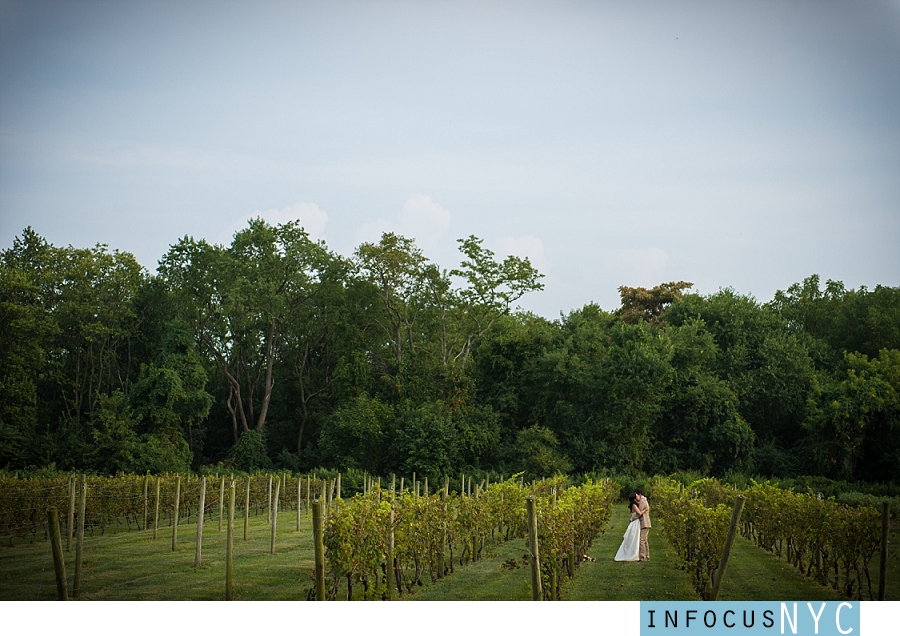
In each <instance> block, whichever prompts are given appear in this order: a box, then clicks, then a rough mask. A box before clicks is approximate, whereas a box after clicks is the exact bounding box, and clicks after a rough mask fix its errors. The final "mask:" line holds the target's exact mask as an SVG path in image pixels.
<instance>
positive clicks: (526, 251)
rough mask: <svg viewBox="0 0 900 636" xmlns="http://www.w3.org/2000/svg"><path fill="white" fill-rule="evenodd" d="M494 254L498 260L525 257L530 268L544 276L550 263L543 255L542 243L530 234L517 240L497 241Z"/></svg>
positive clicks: (506, 237)
mask: <svg viewBox="0 0 900 636" xmlns="http://www.w3.org/2000/svg"><path fill="white" fill-rule="evenodd" d="M494 252H495V253H496V255H497V257H498V258H499V259H504V258H506V257H507V256H518V257H520V258H525V257H527V258H528V260H529V261H531V264H532V266H534V267H535V268H537V270H538V271H539V272H541V273H542V274H546V273H547V272H548V271H549V269H550V261H548V260H547V258H546V256H545V255H544V242H543V241H542V240H541V239H539V238H538V237H536V236H534V235H532V234H529V235H527V236H520V237H518V238H514V237H512V236H505V237H503V238H502V239H500V240H499V241H497V248H496V249H495V250H494Z"/></svg>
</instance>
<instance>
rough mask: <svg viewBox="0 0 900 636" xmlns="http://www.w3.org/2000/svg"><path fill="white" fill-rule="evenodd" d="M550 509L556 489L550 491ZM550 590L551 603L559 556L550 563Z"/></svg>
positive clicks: (555, 585) (557, 579)
mask: <svg viewBox="0 0 900 636" xmlns="http://www.w3.org/2000/svg"><path fill="white" fill-rule="evenodd" d="M550 507H551V508H555V507H556V489H555V488H551V489H550ZM549 586H550V589H549V590H548V598H549V599H550V600H551V601H555V600H556V591H557V588H558V587H559V555H556V556H554V557H553V559H552V560H551V561H550V581H549Z"/></svg>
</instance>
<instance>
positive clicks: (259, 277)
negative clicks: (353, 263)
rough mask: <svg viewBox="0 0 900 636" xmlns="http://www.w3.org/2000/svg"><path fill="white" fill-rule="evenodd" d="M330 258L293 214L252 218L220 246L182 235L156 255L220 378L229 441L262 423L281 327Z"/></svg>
mask: <svg viewBox="0 0 900 636" xmlns="http://www.w3.org/2000/svg"><path fill="white" fill-rule="evenodd" d="M330 258H331V256H330V255H329V254H328V252H327V250H326V249H325V247H324V245H322V244H321V243H315V242H313V241H312V240H310V238H309V236H308V235H307V233H306V232H305V231H304V230H303V228H301V227H300V226H299V224H298V223H297V222H289V223H285V224H282V225H277V226H275V227H272V226H270V225H268V224H267V223H266V222H265V221H263V220H261V219H254V220H251V221H250V223H249V227H247V228H246V229H244V230H241V231H239V232H237V233H236V234H235V236H234V239H233V241H232V244H231V246H230V247H228V248H225V247H222V246H213V245H209V244H208V243H206V242H205V241H202V240H201V241H195V240H194V239H192V238H188V237H185V238H184V239H182V240H181V241H179V242H178V244H176V245H174V246H172V247H171V248H170V250H169V252H168V254H166V256H165V257H163V259H162V260H161V261H160V266H159V270H158V271H159V275H160V277H161V278H162V279H163V280H164V281H165V282H166V284H167V285H168V287H169V288H170V289H172V291H173V293H174V296H175V299H176V308H177V311H178V314H179V316H180V317H181V319H182V320H184V321H186V322H187V323H188V324H190V325H191V327H192V328H193V329H194V332H195V333H196V334H197V338H198V340H199V341H200V342H201V343H202V344H203V346H204V349H205V351H206V352H207V353H208V354H209V355H210V356H212V358H213V359H215V360H216V361H217V363H218V367H219V371H220V372H221V373H222V375H223V376H224V378H225V379H226V381H227V384H228V399H227V402H226V404H227V407H228V410H229V413H230V414H231V420H232V436H233V439H234V441H235V443H236V442H237V440H238V433H239V430H242V431H244V432H246V431H248V430H250V428H251V427H255V428H256V429H257V430H263V429H264V427H265V423H266V417H267V414H268V409H269V404H270V402H271V398H272V391H273V389H274V386H275V376H274V367H275V356H276V352H277V350H278V346H279V343H280V340H281V338H282V335H283V333H284V330H285V327H286V325H287V324H288V323H289V322H290V321H292V320H293V319H294V317H295V315H296V314H297V313H298V312H299V311H300V310H301V308H302V307H304V306H305V305H306V304H307V303H309V302H311V299H312V298H313V297H314V295H315V293H316V290H317V282H318V277H319V274H320V272H321V270H322V268H323V267H325V265H326V263H327V262H328V261H329V259H330Z"/></svg>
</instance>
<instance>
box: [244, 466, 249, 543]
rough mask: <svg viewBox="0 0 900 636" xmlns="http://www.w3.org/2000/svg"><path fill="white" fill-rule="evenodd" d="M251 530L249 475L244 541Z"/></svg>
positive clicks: (245, 503)
mask: <svg viewBox="0 0 900 636" xmlns="http://www.w3.org/2000/svg"><path fill="white" fill-rule="evenodd" d="M249 532H250V477H247V489H246V491H245V492H244V541H246V540H247V535H248V534H249Z"/></svg>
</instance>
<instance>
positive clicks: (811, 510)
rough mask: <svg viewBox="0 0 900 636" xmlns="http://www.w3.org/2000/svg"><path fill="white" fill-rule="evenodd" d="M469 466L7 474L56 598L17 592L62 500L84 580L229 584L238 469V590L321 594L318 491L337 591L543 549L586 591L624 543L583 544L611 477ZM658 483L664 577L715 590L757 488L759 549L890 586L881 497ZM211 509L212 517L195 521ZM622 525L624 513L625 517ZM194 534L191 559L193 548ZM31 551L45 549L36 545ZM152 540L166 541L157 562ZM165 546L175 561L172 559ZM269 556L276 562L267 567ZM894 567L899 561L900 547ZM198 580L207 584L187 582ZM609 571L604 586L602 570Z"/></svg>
mask: <svg viewBox="0 0 900 636" xmlns="http://www.w3.org/2000/svg"><path fill="white" fill-rule="evenodd" d="M467 481H468V483H467ZM472 481H473V480H471V479H469V480H466V478H465V476H463V477H462V479H461V480H456V481H455V483H454V484H453V485H454V488H453V489H452V490H451V487H450V486H451V484H450V480H449V479H445V482H444V484H443V485H442V487H440V488H438V489H437V490H436V491H430V490H429V488H428V484H427V481H425V482H424V483H423V482H422V481H417V480H416V479H415V477H413V479H412V480H410V481H403V480H395V481H393V482H392V483H389V484H385V485H384V487H382V484H381V482H380V481H376V480H374V479H367V480H366V483H365V485H364V486H363V487H362V488H361V490H360V491H359V492H357V493H355V494H353V495H350V494H349V493H342V488H341V484H340V478H339V477H338V478H336V479H319V478H317V477H316V476H314V475H300V476H295V475H290V474H280V475H264V474H260V475H252V476H241V477H237V478H232V477H231V476H230V475H228V476H225V475H218V476H207V477H198V476H187V475H163V476H159V477H157V476H127V475H120V476H117V477H115V478H104V477H86V478H84V483H83V485H82V482H81V478H80V477H76V476H68V475H61V476H57V477H52V478H33V479H14V478H11V477H0V564H3V569H4V571H8V573H11V574H13V577H14V578H15V577H21V578H22V579H23V580H26V579H28V578H29V577H30V576H31V577H32V578H33V577H34V576H36V573H31V572H29V569H28V568H29V567H35V568H36V567H38V565H37V563H36V562H35V563H33V565H32V566H29V565H28V563H27V562H28V559H29V558H31V559H34V558H36V557H37V556H40V559H39V560H40V566H39V567H40V569H41V573H40V579H41V581H42V584H41V586H42V588H41V589H44V592H42V593H41V594H44V596H29V595H28V594H27V593H23V594H24V596H21V598H23V599H24V598H43V597H46V594H47V593H48V592H47V585H46V582H47V581H48V580H49V581H50V582H52V579H53V577H52V567H51V571H50V573H48V572H47V564H48V563H49V564H50V565H51V566H52V563H53V562H52V560H51V559H49V556H48V555H49V545H48V544H49V543H50V541H48V539H49V538H50V536H51V535H52V532H51V529H50V528H49V527H48V521H47V520H48V515H47V509H48V507H49V506H53V507H55V508H56V509H57V511H58V512H59V524H58V525H59V527H60V528H61V536H62V542H63V544H64V545H65V550H66V555H67V556H66V559H67V560H68V562H69V563H70V565H69V566H68V567H69V568H70V569H69V571H68V575H69V577H70V578H71V575H72V570H73V567H72V564H71V562H72V560H73V556H74V555H73V552H75V549H74V548H75V544H76V543H77V542H78V537H79V536H82V537H83V540H84V541H85V543H86V547H85V552H84V553H83V555H82V552H81V551H80V548H79V549H78V552H77V554H78V556H77V557H76V558H75V564H74V565H75V569H76V578H78V574H77V568H78V567H79V563H80V564H81V565H83V566H85V567H86V568H87V569H88V570H89V571H91V572H92V575H93V576H96V575H97V573H99V572H100V571H102V570H107V569H115V568H118V569H122V570H127V569H128V568H132V567H133V568H134V578H136V579H144V578H148V577H147V576H146V572H147V571H148V570H152V571H155V570H157V569H159V570H161V572H160V574H159V576H164V577H166V581H167V582H166V584H165V585H164V586H161V589H160V590H158V591H145V592H144V593H147V594H150V596H149V597H150V598H156V597H157V595H161V596H159V597H161V598H171V596H169V595H170V594H173V593H174V590H176V589H181V588H182V586H183V587H184V589H185V592H184V593H185V594H188V595H189V596H187V597H188V598H195V597H196V596H195V595H196V594H198V593H199V594H201V595H202V597H203V598H222V595H221V589H222V587H223V583H224V570H225V567H224V563H225V562H224V554H225V539H224V538H225V528H226V526H227V519H228V511H227V508H228V499H229V497H228V496H227V495H230V494H231V493H230V490H231V488H232V484H233V488H234V499H235V511H234V513H232V514H234V518H235V524H234V525H235V526H236V528H235V538H236V541H237V543H238V546H237V548H236V549H235V554H236V556H235V560H236V563H237V567H236V570H237V571H238V572H239V574H238V579H237V581H238V582H237V589H238V590H240V592H239V593H238V596H237V597H238V598H247V599H251V598H293V599H303V598H315V585H314V583H315V579H314V567H313V561H314V559H313V552H314V550H313V547H314V540H313V532H312V531H311V525H312V524H311V521H313V518H314V515H312V513H311V510H310V508H311V504H312V503H314V502H315V501H321V502H322V504H323V510H324V523H323V532H322V533H321V539H322V543H323V547H324V559H323V574H324V576H323V578H324V580H325V584H324V595H323V598H326V599H332V600H344V599H347V600H350V599H352V600H382V599H385V600H387V599H407V598H409V599H415V598H417V596H420V595H421V594H422V591H423V590H427V589H429V588H430V587H432V586H435V585H436V584H437V583H441V584H442V585H443V587H442V589H451V588H452V587H453V585H454V584H453V583H444V582H448V581H452V580H453V579H454V578H455V577H454V575H457V576H458V575H459V573H460V572H465V571H466V570H467V569H469V568H478V569H479V571H482V572H483V571H485V570H484V567H488V570H487V571H493V572H495V573H497V574H496V576H499V577H501V578H502V577H507V578H509V577H518V578H517V579H516V580H522V579H521V577H522V575H521V574H519V573H514V570H520V571H521V572H525V571H527V568H529V567H530V566H531V563H530V562H531V560H532V555H533V554H534V553H537V554H538V561H537V562H538V563H539V565H540V569H539V575H535V576H538V577H539V580H540V587H539V594H540V596H541V598H543V599H545V600H554V599H565V598H569V597H570V596H568V595H570V594H571V593H572V590H578V589H583V588H580V587H579V585H580V584H578V582H577V581H578V580H579V579H580V578H581V577H580V576H578V573H579V572H580V571H581V569H582V567H583V566H585V565H588V566H589V567H588V570H589V572H590V574H589V575H588V580H593V581H596V580H597V578H596V577H597V576H598V573H599V572H602V571H604V568H608V567H610V566H609V564H608V563H607V562H608V561H609V560H610V559H611V555H606V554H604V553H600V554H597V555H596V557H594V558H596V562H595V561H593V558H592V557H589V556H587V555H588V554H590V553H591V550H592V549H593V548H592V545H593V544H594V543H595V540H596V539H597V537H599V536H601V535H603V534H604V533H605V532H606V531H607V530H609V529H610V519H611V511H612V508H613V506H614V505H616V506H620V505H621V503H617V502H619V501H620V499H619V497H620V495H621V489H620V486H619V485H618V484H617V483H615V482H614V481H608V480H600V481H599V482H598V483H594V482H591V481H587V482H586V483H583V484H581V485H578V486H574V485H570V484H569V483H568V482H567V480H566V479H565V478H563V477H557V478H553V479H545V480H543V481H536V482H533V483H531V484H525V483H523V482H522V481H521V480H517V479H508V480H505V481H498V482H494V483H489V482H488V481H487V480H484V481H481V482H480V483H474V484H473V483H472ZM646 489H647V491H648V496H649V499H650V502H651V507H652V509H653V519H654V527H655V528H657V530H655V531H654V533H653V535H652V536H651V544H653V542H654V541H657V542H661V541H664V545H665V546H667V547H666V548H665V549H666V550H671V552H672V557H671V558H672V559H674V561H671V563H668V564H665V563H666V562H665V561H664V562H663V564H661V563H660V562H658V561H657V562H655V563H654V567H656V568H657V569H658V568H660V567H662V568H663V570H662V571H658V572H657V574H656V576H659V577H661V578H665V577H666V576H669V574H666V572H667V571H666V570H665V568H666V567H671V568H675V567H678V568H680V569H681V570H683V572H684V575H683V576H685V577H686V579H685V580H686V582H687V581H689V585H690V586H692V587H693V588H694V590H695V592H696V594H697V595H698V596H699V597H700V598H704V599H708V598H710V597H711V593H712V588H713V581H714V579H715V577H716V572H717V568H718V567H719V564H720V559H721V557H722V552H723V545H724V544H725V542H726V535H727V533H728V530H729V525H730V519H731V516H732V506H733V504H734V502H735V499H736V498H737V497H738V496H741V497H743V498H744V499H743V500H744V505H743V513H742V516H741V518H740V523H739V525H738V527H737V529H738V531H739V536H740V537H741V539H740V540H741V541H743V542H744V543H742V544H741V545H742V546H744V545H746V547H742V551H743V552H742V554H744V555H745V556H746V557H749V558H751V559H755V558H756V557H755V556H752V555H751V552H753V551H756V552H758V553H759V554H764V553H765V554H769V555H771V556H770V557H769V558H770V559H775V560H779V561H780V562H782V563H784V564H785V567H789V569H790V570H791V571H793V572H796V575H795V576H798V577H801V578H805V579H807V580H809V581H810V582H811V584H812V585H819V586H827V589H831V590H833V593H834V594H835V595H836V596H837V597H839V598H848V599H874V598H877V595H878V592H879V589H878V586H879V581H878V565H879V564H880V557H879V536H880V529H881V519H880V515H879V514H878V511H877V510H875V509H873V508H869V507H865V506H859V507H853V506H848V505H844V504H841V503H838V502H836V501H835V500H834V498H829V497H822V496H821V495H819V494H817V493H812V492H807V493H799V492H794V491H792V490H790V489H781V488H778V487H777V486H775V485H773V484H770V483H762V484H760V483H755V482H753V483H751V484H750V485H749V486H747V487H745V488H735V487H734V486H730V485H726V484H724V483H721V482H719V481H717V480H715V479H710V478H705V479H700V480H696V481H687V482H679V481H675V480H674V479H672V478H662V477H656V478H654V479H652V480H650V481H648V483H647V484H646ZM82 494H83V495H84V496H83V498H82ZM201 502H203V503H202V507H201ZM81 505H84V514H83V515H81V512H80V511H81V507H80V506H81ZM530 507H533V509H534V511H535V515H536V520H537V523H536V526H537V531H536V548H535V549H532V547H531V546H530V545H529V543H528V541H526V539H528V538H529V518H528V514H527V513H528V510H529V508H530ZM201 518H202V519H203V523H202V525H200V524H198V521H200V519H201ZM617 518H618V517H617ZM82 523H83V525H82ZM621 523H622V520H621V519H620V520H619V521H618V522H617V524H621ZM278 524H280V525H278ZM179 527H181V528H182V534H181V536H180V537H179V535H178V530H179ZM204 528H205V534H204ZM612 528H613V530H614V531H613V532H612V533H611V534H612V535H614V536H613V537H611V539H605V538H604V545H611V544H609V541H610V540H612V541H613V543H616V542H617V541H618V540H619V536H620V535H619V533H618V527H617V526H616V525H614V526H612ZM195 531H196V539H195V538H194V536H193V533H194V532H195ZM656 532H659V533H660V534H656ZM170 540H171V547H170ZM135 542H136V543H135ZM201 543H202V545H203V555H204V556H203V560H202V562H201ZM126 544H129V545H133V546H134V547H133V548H131V552H126V553H125V556H112V555H114V554H119V553H118V552H117V551H118V550H120V549H121V548H120V546H124V545H126ZM42 546H44V547H42ZM506 546H511V547H506ZM537 546H539V548H537ZM751 546H752V547H751ZM194 550H196V558H195V560H194V563H193V566H192V565H191V563H190V562H189V561H188V557H190V556H191V555H193V554H194ZM605 550H607V551H610V548H609V547H607V548H605ZM276 552H277V554H276ZM29 554H31V555H35V556H34V557H26V556H25V555H29ZM151 554H155V555H156V557H154V558H153V560H152V561H151V560H150V559H151ZM166 554H168V555H169V556H165V555H166ZM754 554H755V552H754ZM17 555H21V556H17ZM106 555H109V556H106ZM499 555H503V557H502V558H500V556H499ZM110 560H111V561H110ZM159 560H162V563H160V564H159V565H158V564H157V561H159ZM166 560H168V561H169V562H170V563H171V564H172V565H173V567H172V568H166V567H165V565H164V563H165V562H166ZM598 562H603V564H602V565H601V563H598ZM273 563H278V565H277V567H276V569H275V571H273V572H269V570H270V569H271V568H272V567H273V565H272V564H273ZM482 563H485V564H488V565H486V566H483V565H482ZM664 564H665V565H664ZM618 565H621V564H618ZM632 565H633V564H632ZM747 565H748V564H746V563H745V564H742V566H741V567H744V568H746V567H747ZM626 567H628V566H627V564H626ZM91 568H93V570H91ZM888 568H889V569H890V570H891V572H895V571H897V570H898V568H897V557H896V555H895V554H893V553H891V555H890V558H889V561H888ZM167 570H170V571H167ZM742 571H743V570H742ZM217 572H218V574H216V573H217ZM504 572H505V574H504ZM276 574H277V577H278V578H277V579H275V580H274V581H269V582H268V583H265V586H266V587H265V591H262V588H260V587H259V585H260V584H261V581H263V580H269V579H267V578H266V577H269V576H276ZM672 576H674V574H673V575H672ZM675 578H678V577H675ZM82 580H83V581H85V583H83V584H82V585H81V589H80V590H79V593H80V595H81V597H82V598H92V597H93V596H92V595H93V594H100V595H101V597H105V596H104V595H107V594H110V593H115V592H110V590H108V589H92V583H91V581H93V579H91V578H90V577H88V578H87V579H82ZM199 580H203V581H206V583H204V584H203V585H199V583H197V584H195V585H194V586H192V585H191V582H192V581H194V582H197V581H199ZM534 583H535V581H534V580H532V585H534ZM599 584H600V585H603V583H602V577H601V582H600V583H599ZM446 585H450V586H451V587H450V588H447V587H446ZM582 585H583V584H582ZM728 585H730V586H731V588H730V590H731V592H734V590H735V588H734V586H735V585H738V586H739V585H740V582H739V581H734V580H732V581H730V582H729V583H728V584H726V587H728ZM195 587H196V588H203V590H204V591H202V592H198V591H197V590H195ZM794 587H800V586H798V585H796V584H794ZM3 589H7V588H3ZM10 589H11V588H10ZM533 589H534V588H533ZM637 589H639V588H637ZM811 589H812V588H811ZM818 589H822V590H824V589H826V587H820V588H818ZM217 590H218V591H217ZM261 593H262V596H260V594H261ZM519 593H520V592H516V594H519ZM609 593H610V592H609V591H608V590H607V591H604V592H602V593H601V592H599V591H598V590H597V589H596V587H595V588H594V591H591V589H588V590H587V591H585V592H577V594H578V595H579V596H577V598H592V597H593V598H609V597H607V596H598V595H601V594H609ZM632 593H638V592H632ZM18 594H19V592H18V591H16V592H11V591H9V590H7V591H6V592H3V593H0V598H3V599H10V598H20V596H18ZM141 594H142V593H141V592H135V595H134V596H132V597H131V598H143V596H142V595H141ZM273 594H274V596H273ZM584 594H587V595H588V596H583V595H584ZM425 596H426V597H428V595H427V594H426V595H425ZM76 597H77V595H76ZM114 597H115V598H120V597H119V596H114ZM612 598H615V596H613V597H612Z"/></svg>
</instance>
